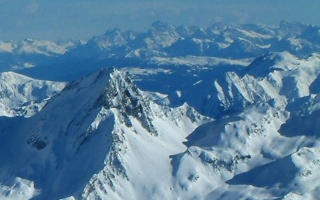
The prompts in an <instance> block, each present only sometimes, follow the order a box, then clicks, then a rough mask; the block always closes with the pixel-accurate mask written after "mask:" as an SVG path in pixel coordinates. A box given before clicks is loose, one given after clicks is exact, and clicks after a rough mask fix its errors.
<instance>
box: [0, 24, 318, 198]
mask: <svg viewBox="0 0 320 200" xmlns="http://www.w3.org/2000/svg"><path fill="white" fill-rule="evenodd" d="M318 32H319V28H318V27H314V26H310V25H303V24H298V23H285V22H282V23H281V24H280V26H279V27H269V26H263V25H230V26H225V25H221V24H215V25H213V26H212V27H209V28H206V29H203V28H199V27H195V26H190V27H175V26H171V25H169V24H166V23H161V22H156V23H154V24H153V25H152V27H151V28H150V30H148V31H146V32H144V33H135V32H130V31H127V32H123V31H121V30H118V29H114V30H109V31H107V32H106V33H105V34H104V35H101V36H97V37H94V38H92V39H91V40H89V41H88V42H86V43H81V44H80V43H79V44H74V45H73V46H65V48H64V49H63V48H62V47H58V44H56V45H57V46H55V45H54V44H52V43H45V44H46V45H44V44H43V42H40V43H37V42H35V41H33V42H32V41H26V42H27V43H28V45H29V46H28V48H26V49H29V50H30V48H31V47H32V46H34V45H36V46H38V47H37V48H36V50H35V49H34V48H33V47H32V48H31V49H33V51H32V52H33V53H32V54H35V55H37V54H43V52H47V53H45V56H46V57H51V58H52V60H50V61H49V60H46V59H44V60H45V62H47V63H49V64H50V65H39V66H34V67H32V68H29V69H28V70H22V71H19V72H23V73H26V74H30V75H33V76H36V77H45V78H48V79H60V80H61V79H62V80H67V79H68V80H70V79H75V80H73V81H70V82H68V83H65V82H54V81H41V80H36V79H33V78H29V77H27V76H24V75H19V74H17V73H15V72H4V73H1V75H0V114H1V116H0V199H5V200H11V199H14V200H16V199H23V200H25V199H32V200H44V199H68V200H74V199H89V200H91V199H92V200H95V199H114V200H122V199H130V200H131V199H132V200H144V199H146V200H147V199H155V200H158V199H159V200H162V199H168V200H171V199H172V200H176V199H187V200H189V199H190V200H191V199H199V200H203V199H206V200H214V199H257V200H258V199H317V198H318V196H319V195H320V193H319V191H320V190H319V187H320V182H319V180H320V177H319V173H318V171H319V168H320V164H319V163H320V161H319V158H318V157H319V147H320V143H319V137H318V135H319V131H320V127H319V125H318V124H319V123H318V121H319V116H318V115H319V113H320V111H319V110H320V101H319V99H320V98H319V93H320V90H319V89H320V82H319V80H320V79H319V73H320V54H319V53H317V51H318V50H319V45H318V44H317V40H318V39H317V37H318V36H319V34H318ZM25 45H26V44H25ZM30 45H31V46H30ZM43 45H44V46H46V47H43ZM49 47H50V48H49ZM1 48H2V49H6V51H7V53H10V52H11V53H12V52H15V51H18V50H14V49H17V48H18V47H17V46H14V45H13V44H12V45H11V46H10V44H9V43H5V44H4V43H1V44H0V49H1ZM21 48H22V47H21ZM10 49H11V50H10ZM3 51H4V50H3ZM275 51H279V52H275ZM48 52H51V53H48ZM12 56H14V54H12ZM26 58H27V57H26ZM106 65H107V66H106ZM112 65H117V66H118V67H117V68H111V67H108V66H112ZM8 66H9V65H8ZM103 66H106V67H103ZM49 68H50V69H49ZM101 68H102V69H101ZM89 72H92V73H90V74H88V73H89ZM70 75H72V76H70ZM80 76H82V78H79V77H80Z"/></svg>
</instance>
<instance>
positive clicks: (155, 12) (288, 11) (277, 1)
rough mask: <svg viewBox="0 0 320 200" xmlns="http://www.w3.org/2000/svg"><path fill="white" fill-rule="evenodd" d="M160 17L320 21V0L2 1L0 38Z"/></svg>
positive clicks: (74, 32)
mask: <svg viewBox="0 0 320 200" xmlns="http://www.w3.org/2000/svg"><path fill="white" fill-rule="evenodd" d="M156 20H161V21H165V22H169V23H172V24H177V25H180V24H194V25H201V26H208V25H210V24H212V23H214V22H226V23H265V24H278V23H279V21H281V20H287V21H300V22H304V23H310V24H315V25H320V0H0V40H19V39H24V38H36V39H54V40H57V39H70V38H74V39H87V38H89V37H91V36H93V35H99V34H102V33H103V32H105V30H106V29H108V28H113V27H119V28H122V29H135V30H143V29H145V28H147V27H149V26H150V24H151V23H152V22H153V21H156Z"/></svg>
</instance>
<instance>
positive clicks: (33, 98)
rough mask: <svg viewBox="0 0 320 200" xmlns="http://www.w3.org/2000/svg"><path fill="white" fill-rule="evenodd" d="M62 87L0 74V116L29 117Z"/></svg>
mask: <svg viewBox="0 0 320 200" xmlns="http://www.w3.org/2000/svg"><path fill="white" fill-rule="evenodd" d="M64 86H65V83H63V82H52V81H41V80H35V79H31V78H29V77H26V76H23V75H20V74H17V73H14V72H3V73H1V74H0V116H7V117H13V116H25V117H28V116H31V115H33V114H34V113H35V112H37V111H39V110H40V109H41V108H42V106H43V105H44V104H45V101H46V100H47V99H49V98H50V97H52V96H54V95H56V94H57V93H59V92H60V91H61V90H62V89H63V87H64Z"/></svg>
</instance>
